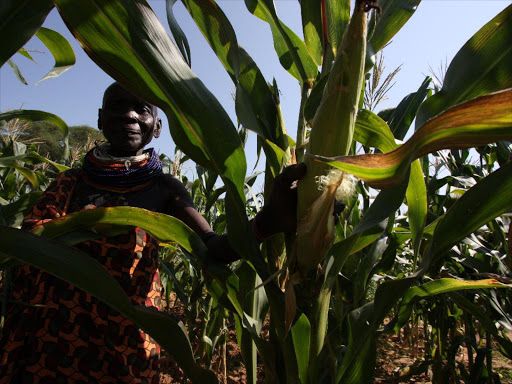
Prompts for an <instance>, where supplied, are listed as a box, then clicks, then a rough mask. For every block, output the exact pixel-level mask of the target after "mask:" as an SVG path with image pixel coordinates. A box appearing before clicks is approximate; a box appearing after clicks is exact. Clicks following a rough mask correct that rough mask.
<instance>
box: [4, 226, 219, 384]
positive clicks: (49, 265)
mask: <svg viewBox="0 0 512 384" xmlns="http://www.w3.org/2000/svg"><path fill="white" fill-rule="evenodd" d="M0 241H1V243H2V250H1V254H2V255H3V256H8V257H11V258H13V259H15V260H17V261H20V262H23V263H28V264H31V265H33V266H35V267H37V268H40V269H43V270H45V271H47V272H49V273H51V274H53V275H55V276H57V277H59V278H61V279H63V280H66V281H68V282H70V283H71V284H73V285H75V286H76V287H77V288H80V289H83V290H85V291H86V292H89V293H90V294H92V295H93V296H95V297H97V298H98V299H100V300H102V301H103V302H105V303H106V304H108V305H109V306H111V307H112V308H114V309H115V310H117V311H119V312H120V313H122V314H123V315H124V316H125V317H126V318H128V319H130V320H132V321H134V322H135V323H136V324H137V325H138V326H139V327H141V328H142V329H144V330H145V331H146V332H148V333H149V334H150V335H151V336H152V337H153V338H154V339H155V340H156V341H157V342H158V343H159V344H160V345H161V346H162V347H164V348H165V349H166V350H167V351H168V352H169V353H170V354H171V355H172V356H173V359H175V360H176V361H177V362H178V364H179V365H180V367H182V368H183V370H184V371H185V372H186V374H187V376H189V377H190V378H191V379H192V381H193V382H195V383H217V379H216V377H215V375H214V373H213V372H211V371H208V370H206V369H204V368H201V367H200V366H199V365H197V364H196V362H195V360H194V355H193V353H192V348H191V346H190V343H189V341H188V338H187V335H186V334H185V333H184V332H183V330H182V328H181V327H180V326H179V325H178V323H177V322H176V321H175V320H174V319H172V318H171V317H170V316H168V315H166V314H164V313H160V312H156V311H151V310H149V309H147V308H144V307H140V306H132V304H131V303H130V299H129V298H128V296H127V295H126V293H125V292H124V291H123V289H122V288H121V286H120V285H119V283H118V282H117V281H116V280H115V279H114V277H112V275H110V274H109V273H108V272H107V271H106V270H105V268H104V267H103V266H102V265H101V264H100V263H98V262H97V261H96V260H94V259H93V258H92V257H90V256H89V255H87V254H86V253H84V252H82V251H79V250H78V249H76V248H73V247H70V246H67V245H65V244H62V243H60V242H57V241H54V240H50V239H45V238H42V237H39V236H36V235H33V234H31V233H27V232H25V231H22V230H18V229H14V228H8V227H4V226H0ZM91 276H94V278H91Z"/></svg>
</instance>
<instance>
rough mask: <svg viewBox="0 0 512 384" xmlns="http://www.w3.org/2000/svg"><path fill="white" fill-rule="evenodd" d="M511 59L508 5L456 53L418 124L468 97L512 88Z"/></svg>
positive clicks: (510, 11) (511, 13)
mask: <svg viewBox="0 0 512 384" xmlns="http://www.w3.org/2000/svg"><path fill="white" fill-rule="evenodd" d="M511 62H512V5H509V6H508V7H507V8H505V9H504V10H503V11H502V12H501V13H500V14H498V15H497V16H496V17H495V18H493V19H492V20H491V21H489V22H488V23H487V24H486V25H484V26H483V27H482V28H481V29H480V30H479V31H478V32H477V33H476V34H475V35H473V37H471V39H469V40H468V42H467V43H466V44H464V46H463V47H462V48H461V49H460V50H459V52H457V54H456V55H455V57H454V58H453V60H452V62H451V63H450V66H449V67H448V71H447V72H446V75H445V78H444V83H443V88H442V89H441V91H440V92H438V93H437V94H435V95H434V96H432V97H430V98H428V99H427V100H426V101H425V102H424V103H423V105H422V106H421V108H420V110H419V112H418V116H417V118H416V127H420V126H422V125H423V124H425V122H426V121H427V120H428V119H430V118H432V117H434V116H436V115H438V114H439V113H441V112H442V111H444V110H446V109H448V108H450V107H452V106H454V105H457V104H460V103H462V102H464V101H466V100H469V99H473V98H475V97H477V96H482V95H485V94H488V93H491V92H496V91H499V90H501V89H505V88H511V87H512V66H511V65H510V63H511Z"/></svg>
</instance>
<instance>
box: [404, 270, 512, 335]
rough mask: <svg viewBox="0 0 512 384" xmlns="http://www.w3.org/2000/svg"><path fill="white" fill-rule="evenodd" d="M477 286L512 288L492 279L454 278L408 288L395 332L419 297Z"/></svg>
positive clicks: (409, 314)
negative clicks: (471, 279) (470, 279)
mask: <svg viewBox="0 0 512 384" xmlns="http://www.w3.org/2000/svg"><path fill="white" fill-rule="evenodd" d="M479 288H509V289H510V288H512V285H510V284H503V283H500V282H499V281H497V280H494V279H486V280H473V281H469V280H456V279H449V278H444V279H439V280H434V281H429V282H428V283H425V284H422V285H420V286H417V287H412V288H409V289H408V290H407V291H406V292H405V294H404V297H403V299H402V302H401V303H400V308H399V309H398V319H397V323H396V324H395V332H398V330H399V329H400V328H402V326H404V325H405V323H406V322H407V321H408V319H409V317H410V316H411V312H412V303H413V302H414V301H415V300H417V299H420V298H424V297H428V296H433V295H439V294H441V293H447V292H452V291H460V290H464V289H479Z"/></svg>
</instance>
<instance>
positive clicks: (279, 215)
mask: <svg viewBox="0 0 512 384" xmlns="http://www.w3.org/2000/svg"><path fill="white" fill-rule="evenodd" d="M305 174H306V164H304V163H300V164H295V165H290V166H289V167H286V168H285V169H284V171H283V172H282V173H281V174H279V175H278V176H277V177H276V178H275V180H274V183H273V184H272V190H271V192H270V197H269V199H268V202H267V203H266V204H265V206H264V207H263V208H262V210H261V211H260V212H259V213H258V215H257V216H256V217H255V219H254V222H253V227H254V233H255V236H256V238H257V239H258V240H264V239H266V238H268V237H270V236H272V235H274V234H276V233H279V232H286V233H294V232H295V231H296V230H297V181H298V180H300V179H301V178H302V177H304V175H305Z"/></svg>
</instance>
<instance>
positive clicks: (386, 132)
mask: <svg viewBox="0 0 512 384" xmlns="http://www.w3.org/2000/svg"><path fill="white" fill-rule="evenodd" d="M397 116H398V114H397ZM354 138H355V140H357V141H359V142H360V143H362V144H363V145H366V146H369V147H374V148H378V149H379V150H381V151H382V152H390V151H392V150H394V149H395V148H397V147H398V144H396V141H395V138H394V137H393V133H391V130H390V128H389V127H388V125H387V124H386V123H385V122H384V120H382V119H381V118H380V117H378V116H377V115H375V114H374V113H373V112H371V111H368V110H361V111H360V112H359V114H358V116H357V120H356V128H355V131H354ZM406 197H407V208H408V209H407V215H408V216H409V226H410V228H411V232H412V238H413V247H414V250H415V253H417V252H418V250H419V246H420V241H421V237H422V233H423V228H424V226H425V219H426V216H427V190H426V186H425V181H424V179H423V172H422V170H421V165H420V163H419V161H418V160H415V161H414V162H413V163H412V165H411V176H410V178H409V185H408V187H407V193H406Z"/></svg>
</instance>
